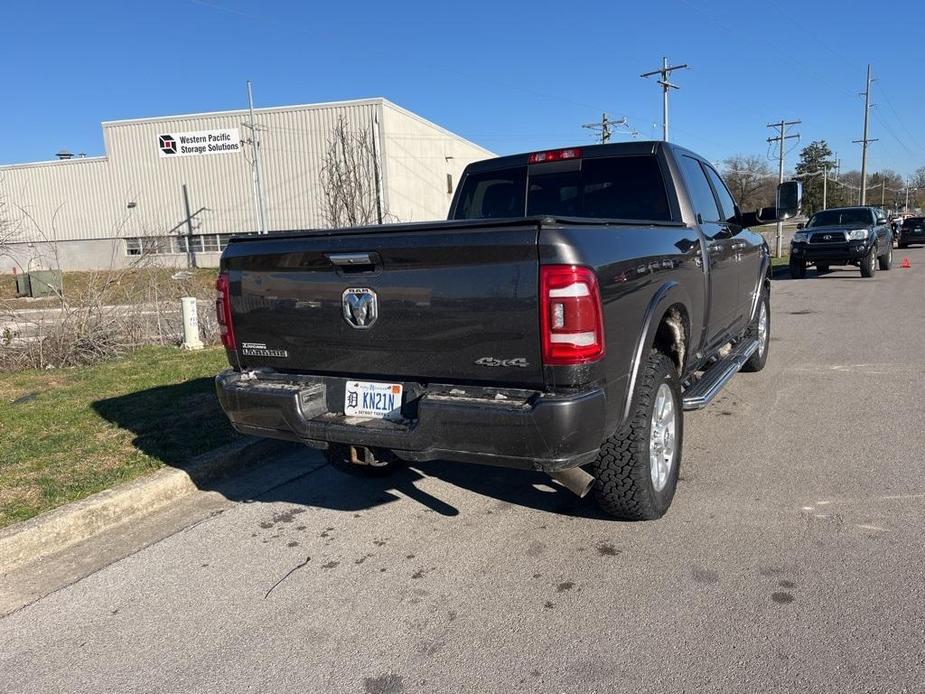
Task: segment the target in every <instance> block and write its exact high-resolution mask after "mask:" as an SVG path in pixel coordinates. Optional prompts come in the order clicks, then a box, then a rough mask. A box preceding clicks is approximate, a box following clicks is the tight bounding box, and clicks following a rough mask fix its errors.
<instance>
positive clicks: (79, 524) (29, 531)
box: [0, 436, 291, 573]
mask: <svg viewBox="0 0 925 694" xmlns="http://www.w3.org/2000/svg"><path fill="white" fill-rule="evenodd" d="M287 446H291V444H288V443H287V442H285V441H275V440H273V439H258V438H254V437H250V436H249V437H246V438H244V439H242V440H240V441H235V442H234V443H231V444H228V445H227V446H223V447H221V448H218V449H216V450H214V451H210V452H208V453H205V454H204V455H201V456H199V457H198V458H196V459H195V460H193V462H192V464H191V465H190V467H189V468H188V469H186V470H179V469H177V468H165V469H162V470H158V471H157V472H155V473H153V474H151V475H147V476H145V477H142V478H141V479H138V480H134V481H132V482H126V483H125V484H122V485H119V486H118V487H115V488H113V489H106V490H105V491H102V492H99V493H97V494H94V495H93V496H89V497H87V498H86V499H81V500H80V501H75V502H74V503H71V504H67V505H66V506H62V507H60V508H57V509H54V510H52V511H48V512H47V513H43V514H41V515H40V516H36V517H35V518H30V519H29V520H27V521H23V522H22V523H16V524H14V525H11V526H9V527H7V528H4V529H3V530H0V570H2V572H3V573H8V572H9V571H11V570H12V569H15V568H16V567H19V566H22V565H23V564H26V563H28V562H31V561H33V560H35V559H38V558H39V557H43V556H46V555H48V554H53V553H55V552H59V551H61V550H62V549H65V548H66V547H69V546H71V545H74V544H76V543H78V542H82V541H84V540H86V539H88V538H90V537H92V536H93V535H96V534H98V533H101V532H103V531H104V530H108V529H109V528H112V527H114V526H116V525H119V524H121V523H125V522H127V521H130V520H132V519H133V518H137V517H139V516H141V515H144V514H147V513H150V512H152V511H155V510H157V509H159V508H160V507H162V506H164V505H166V504H168V503H170V502H171V501H174V500H175V499H178V498H180V497H183V496H186V495H187V494H192V493H193V492H195V491H197V490H199V489H200V486H201V485H202V484H204V483H205V482H208V481H210V480H214V479H217V478H219V477H222V476H224V475H227V474H229V473H231V472H234V471H235V470H238V469H239V468H242V467H244V466H246V465H249V464H250V463H253V462H256V461H258V460H262V459H264V458H266V457H267V456H271V455H273V454H274V453H276V452H278V451H281V450H283V449H284V448H285V447H287Z"/></svg>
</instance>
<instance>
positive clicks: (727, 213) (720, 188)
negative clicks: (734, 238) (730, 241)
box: [703, 166, 737, 224]
mask: <svg viewBox="0 0 925 694" xmlns="http://www.w3.org/2000/svg"><path fill="white" fill-rule="evenodd" d="M703 168H704V169H706V172H707V178H709V179H710V183H712V184H713V190H715V191H716V197H718V198H719V205H720V207H721V208H722V214H723V219H725V220H726V222H727V223H728V224H735V223H736V221H737V219H736V203H735V200H733V199H732V194H731V193H730V192H729V189H728V188H726V184H725V183H723V179H722V178H720V176H719V174H718V173H716V171H714V170H713V167H712V166H704V167H703Z"/></svg>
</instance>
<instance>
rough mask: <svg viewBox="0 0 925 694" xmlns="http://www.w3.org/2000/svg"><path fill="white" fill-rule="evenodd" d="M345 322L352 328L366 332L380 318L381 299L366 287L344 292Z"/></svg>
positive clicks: (352, 288)
mask: <svg viewBox="0 0 925 694" xmlns="http://www.w3.org/2000/svg"><path fill="white" fill-rule="evenodd" d="M343 304H344V320H345V321H347V324H348V325H349V326H350V327H351V328H356V329H357V330H365V329H366V328H369V327H370V326H372V324H373V323H375V322H376V319H377V318H379V299H378V298H377V297H376V292H374V291H373V290H372V289H368V288H366V287H361V288H356V287H351V288H350V289H345V290H344V295H343Z"/></svg>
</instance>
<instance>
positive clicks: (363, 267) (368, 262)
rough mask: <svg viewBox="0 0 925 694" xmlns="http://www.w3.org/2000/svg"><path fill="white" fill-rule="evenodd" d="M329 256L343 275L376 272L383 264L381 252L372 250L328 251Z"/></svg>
mask: <svg viewBox="0 0 925 694" xmlns="http://www.w3.org/2000/svg"><path fill="white" fill-rule="evenodd" d="M327 258H328V260H330V261H331V264H332V265H334V267H335V268H337V272H338V273H340V274H343V275H352V274H360V275H368V274H375V273H377V272H378V271H380V270H381V266H382V259H381V258H380V257H379V254H378V253H372V252H359V253H328V254H327Z"/></svg>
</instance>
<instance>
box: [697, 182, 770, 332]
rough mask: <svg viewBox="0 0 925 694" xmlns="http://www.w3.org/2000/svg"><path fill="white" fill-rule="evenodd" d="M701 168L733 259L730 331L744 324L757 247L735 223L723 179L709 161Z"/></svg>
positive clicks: (758, 268) (755, 281)
mask: <svg viewBox="0 0 925 694" xmlns="http://www.w3.org/2000/svg"><path fill="white" fill-rule="evenodd" d="M703 168H704V170H705V171H706V173H707V178H708V179H709V180H710V184H711V185H712V186H713V192H714V193H715V194H716V200H717V202H718V203H719V209H720V216H721V217H722V220H723V222H724V227H725V230H726V231H727V232H728V233H729V234H730V239H731V242H732V243H731V248H730V250H731V251H732V254H733V261H734V262H735V263H736V265H737V267H736V270H735V273H736V276H737V277H738V278H739V279H738V282H737V286H738V303H737V307H736V311H735V315H734V325H733V330H734V331H736V332H738V330H739V329H740V328H744V327H745V323H746V322H747V321H748V318H749V315H750V314H751V310H752V298H753V296H754V295H753V293H752V292H754V290H755V287H757V286H758V273H759V272H760V271H761V246H760V245H758V244H757V243H755V242H754V239H755V237H754V236H753V235H752V234H750V233H747V232H746V230H745V229H744V228H743V227H742V225H741V224H740V223H739V216H738V214H737V213H736V204H735V200H733V198H732V193H730V192H729V189H728V188H727V187H726V184H725V183H724V182H723V179H722V178H721V177H720V175H719V174H718V173H716V169H714V168H713V167H712V166H710V165H709V164H704V167H703Z"/></svg>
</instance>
